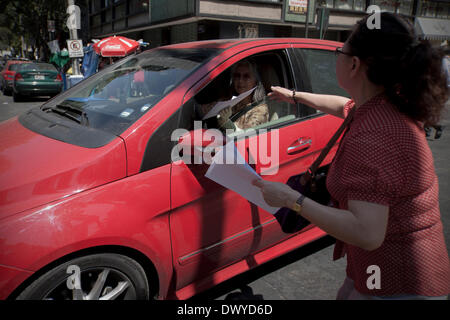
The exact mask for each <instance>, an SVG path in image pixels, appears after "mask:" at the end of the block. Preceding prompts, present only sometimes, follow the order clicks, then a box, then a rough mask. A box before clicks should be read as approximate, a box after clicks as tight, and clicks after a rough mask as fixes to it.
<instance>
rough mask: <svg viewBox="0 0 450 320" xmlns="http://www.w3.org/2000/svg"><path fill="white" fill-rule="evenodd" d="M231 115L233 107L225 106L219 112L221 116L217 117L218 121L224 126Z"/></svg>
mask: <svg viewBox="0 0 450 320" xmlns="http://www.w3.org/2000/svg"><path fill="white" fill-rule="evenodd" d="M230 117H231V107H228V108H225V109H223V110H222V111H220V112H219V116H218V117H217V122H218V124H219V126H223V125H224V124H225V122H227V121H228V119H230Z"/></svg>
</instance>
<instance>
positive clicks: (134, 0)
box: [128, 0, 149, 14]
mask: <svg viewBox="0 0 450 320" xmlns="http://www.w3.org/2000/svg"><path fill="white" fill-rule="evenodd" d="M128 8H129V12H130V14H134V13H140V12H148V10H149V0H129V1H128Z"/></svg>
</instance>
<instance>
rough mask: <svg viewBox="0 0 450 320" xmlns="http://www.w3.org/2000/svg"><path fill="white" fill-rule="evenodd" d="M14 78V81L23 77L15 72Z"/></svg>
mask: <svg viewBox="0 0 450 320" xmlns="http://www.w3.org/2000/svg"><path fill="white" fill-rule="evenodd" d="M14 80H16V81H23V77H22V75H21V74H20V73H16V76H15V77H14Z"/></svg>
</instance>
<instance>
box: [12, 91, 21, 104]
mask: <svg viewBox="0 0 450 320" xmlns="http://www.w3.org/2000/svg"><path fill="white" fill-rule="evenodd" d="M13 101H14V102H22V101H23V97H22V96H21V95H20V94H18V93H15V92H13Z"/></svg>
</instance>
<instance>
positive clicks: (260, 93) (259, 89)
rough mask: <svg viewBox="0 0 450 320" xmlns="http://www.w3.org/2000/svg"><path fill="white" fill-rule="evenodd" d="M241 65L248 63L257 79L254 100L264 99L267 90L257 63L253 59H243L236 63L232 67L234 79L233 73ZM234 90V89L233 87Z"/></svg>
mask: <svg viewBox="0 0 450 320" xmlns="http://www.w3.org/2000/svg"><path fill="white" fill-rule="evenodd" d="M241 65H247V66H248V68H249V69H250V72H251V73H252V74H253V77H254V78H255V80H256V89H255V91H254V92H253V102H257V101H261V100H263V99H264V97H265V95H266V90H264V86H263V84H262V82H261V77H260V76H259V72H258V68H257V67H256V63H255V62H253V61H252V60H248V59H247V60H242V61H239V62H238V63H236V64H234V65H233V67H231V79H233V74H234V72H235V70H236V68H237V67H238V66H241ZM231 81H233V80H231ZM233 90H234V89H233Z"/></svg>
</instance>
